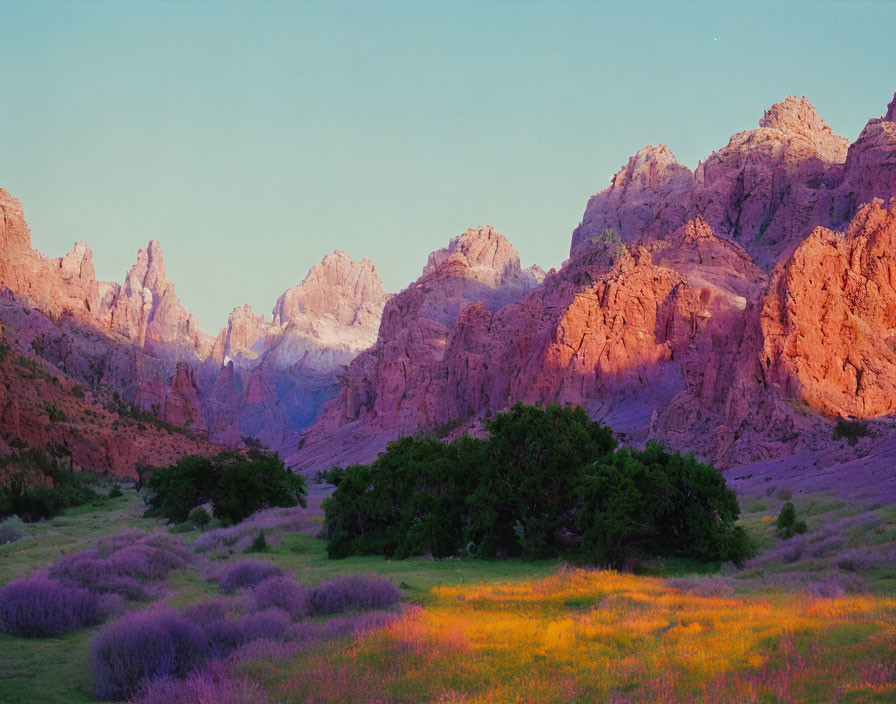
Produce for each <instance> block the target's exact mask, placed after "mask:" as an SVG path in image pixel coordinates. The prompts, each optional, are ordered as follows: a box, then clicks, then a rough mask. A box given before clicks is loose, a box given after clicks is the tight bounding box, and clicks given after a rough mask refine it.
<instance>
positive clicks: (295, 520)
mask: <svg viewBox="0 0 896 704" xmlns="http://www.w3.org/2000/svg"><path fill="white" fill-rule="evenodd" d="M305 521H306V518H305V509H303V508H301V507H300V506H296V507H294V508H268V509H264V510H263V511H259V512H258V513H255V514H252V515H251V516H249V517H248V518H247V519H246V520H244V521H242V522H240V523H237V524H236V525H235V526H230V527H229V528H218V529H216V530H210V531H208V532H206V533H203V534H202V535H200V536H199V537H198V538H197V539H196V540H195V542H194V543H193V549H194V550H195V551H196V552H210V553H215V554H228V553H243V552H246V550H248V549H249V548H250V547H251V546H252V543H253V541H254V540H255V537H256V536H257V535H258V533H259V532H260V531H262V530H263V531H264V532H265V538H266V539H267V542H268V544H269V545H272V546H276V545H277V544H278V543H279V541H280V539H281V535H280V534H281V533H294V532H296V531H297V530H300V529H301V528H302V527H303V526H304V524H305Z"/></svg>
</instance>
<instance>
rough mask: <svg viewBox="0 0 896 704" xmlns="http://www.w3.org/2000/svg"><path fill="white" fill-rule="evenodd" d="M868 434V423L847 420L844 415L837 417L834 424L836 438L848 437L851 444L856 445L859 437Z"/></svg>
mask: <svg viewBox="0 0 896 704" xmlns="http://www.w3.org/2000/svg"><path fill="white" fill-rule="evenodd" d="M866 435H868V424H867V423H863V422H862V421H858V420H846V419H845V418H843V417H842V416H838V417H837V423H836V425H835V426H834V440H840V439H841V438H846V439H847V440H848V441H849V444H850V445H855V444H856V443H857V442H858V441H859V438H863V437H865V436H866Z"/></svg>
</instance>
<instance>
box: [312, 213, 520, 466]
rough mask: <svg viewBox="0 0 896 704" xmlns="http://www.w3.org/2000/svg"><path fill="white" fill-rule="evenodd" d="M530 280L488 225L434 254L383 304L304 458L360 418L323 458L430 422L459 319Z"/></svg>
mask: <svg viewBox="0 0 896 704" xmlns="http://www.w3.org/2000/svg"><path fill="white" fill-rule="evenodd" d="M536 278H537V273H536V272H535V271H530V272H528V274H524V273H523V270H522V268H521V267H520V260H519V255H518V254H517V252H516V250H515V249H514V248H513V246H512V245H511V244H510V243H509V242H508V241H507V239H506V238H504V237H503V236H502V235H501V234H499V233H498V232H497V231H496V230H495V229H494V228H493V227H491V226H484V227H477V228H471V229H469V230H467V231H466V232H464V233H463V234H461V235H459V236H458V237H456V238H454V239H453V240H452V241H451V242H450V244H449V245H448V247H446V248H444V249H440V250H437V251H435V252H433V253H432V254H431V255H430V256H429V260H428V261H427V264H426V266H425V267H424V268H423V273H422V274H421V276H420V278H418V279H417V280H416V281H415V282H414V283H413V284H411V285H410V286H409V287H408V288H406V289H405V290H404V291H402V292H401V293H399V294H397V295H396V296H394V297H393V298H391V299H389V301H388V302H387V303H386V305H385V308H384V310H383V315H382V322H381V324H380V327H379V335H378V337H377V340H376V344H375V345H374V346H373V347H371V348H370V349H369V350H367V351H365V352H363V353H361V354H360V355H359V356H358V357H357V358H356V359H355V360H354V361H353V362H352V364H351V366H350V367H349V369H348V372H347V373H346V375H345V376H344V378H343V379H342V386H341V389H340V390H339V396H338V397H337V398H336V399H335V400H334V402H333V403H332V404H330V406H329V407H328V408H327V410H326V411H325V413H324V415H323V416H322V417H321V419H320V420H319V421H318V423H317V425H316V426H315V430H314V431H313V432H312V434H311V435H312V436H311V439H310V440H306V441H305V442H303V448H305V454H306V455H307V454H308V451H309V450H308V448H309V447H310V445H313V444H314V437H315V436H316V437H320V438H324V437H328V436H329V435H330V434H331V433H337V432H339V429H340V428H342V427H343V426H346V425H351V424H352V423H354V422H356V421H359V420H362V421H363V422H362V423H361V425H362V426H363V427H361V428H359V435H357V436H355V435H350V436H346V437H343V439H342V441H341V443H332V444H331V446H330V447H327V448H323V453H322V457H329V456H330V455H331V454H332V453H333V452H337V445H339V446H340V447H342V448H344V450H345V452H348V453H352V452H355V451H356V448H357V447H358V446H364V447H367V446H369V447H370V448H373V451H374V453H375V452H376V450H378V449H380V448H381V447H382V444H383V443H385V441H386V440H387V439H389V438H392V437H396V436H398V435H401V434H407V433H413V432H415V431H417V430H419V429H422V428H431V427H433V426H434V425H437V424H438V423H439V421H440V419H441V418H442V416H441V415H440V411H439V407H440V405H441V404H442V403H443V399H442V395H443V393H444V391H445V387H446V381H447V379H446V374H445V368H444V364H443V358H444V354H445V349H446V346H447V345H448V342H449V336H450V334H451V330H452V328H453V327H454V325H455V323H456V321H457V320H458V316H460V315H461V313H462V312H463V311H464V310H465V309H466V308H468V306H471V305H478V306H480V307H482V308H483V309H484V310H487V311H497V310H498V309H500V308H501V307H502V306H504V305H506V304H507V303H508V302H511V301H513V300H517V299H519V298H520V297H521V296H523V295H524V294H525V293H526V292H527V291H528V290H530V289H531V287H532V285H533V283H534V281H535V280H536ZM372 436H375V437H376V440H371V437H372ZM297 451H298V449H297ZM340 456H344V454H342V455H340ZM320 461H321V462H324V463H325V462H327V461H329V460H328V459H323V458H322V459H321V460H320Z"/></svg>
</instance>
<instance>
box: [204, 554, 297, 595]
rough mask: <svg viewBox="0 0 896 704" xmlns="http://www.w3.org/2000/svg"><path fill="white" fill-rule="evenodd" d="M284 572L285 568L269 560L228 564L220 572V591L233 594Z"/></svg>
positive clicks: (251, 560)
mask: <svg viewBox="0 0 896 704" xmlns="http://www.w3.org/2000/svg"><path fill="white" fill-rule="evenodd" d="M282 574H283V570H281V569H280V568H279V567H277V565H275V564H274V563H273V562H270V561H268V560H261V559H249V560H240V561H239V562H234V563H231V564H229V565H227V566H226V567H224V568H223V569H221V570H220V571H219V572H218V575H217V578H218V591H220V592H221V593H222V594H231V593H232V592H235V591H238V590H240V589H248V588H249V587H254V586H255V585H256V584H258V583H259V582H262V581H264V580H265V579H267V578H268V577H274V576H279V575H282Z"/></svg>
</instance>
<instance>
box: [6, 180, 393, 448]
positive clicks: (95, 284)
mask: <svg viewBox="0 0 896 704" xmlns="http://www.w3.org/2000/svg"><path fill="white" fill-rule="evenodd" d="M0 214H2V221H0V291H2V292H3V305H0V323H2V325H3V326H4V327H5V328H6V329H7V331H8V333H9V334H10V336H11V338H12V339H14V340H15V341H16V343H17V344H20V345H21V346H23V347H24V348H25V349H31V350H33V351H35V352H36V353H37V354H38V356H39V357H40V358H41V360H42V361H44V362H46V363H48V364H49V365H52V367H53V368H54V369H56V370H57V371H58V372H59V373H61V374H64V375H65V376H66V377H67V378H69V379H70V380H71V381H72V383H76V384H78V385H79V386H80V387H82V388H83V389H85V390H87V391H89V392H90V393H91V394H92V395H93V397H94V398H95V399H96V400H97V401H98V402H99V403H100V404H101V405H103V406H104V407H106V408H112V407H113V406H114V405H115V404H124V405H125V406H127V405H128V404H132V405H133V407H134V408H135V409H137V410H139V411H145V412H148V413H150V414H152V415H153V416H154V417H156V418H157V419H159V420H160V421H161V422H163V423H166V424H169V425H172V426H175V427H181V428H189V429H190V431H191V432H193V433H198V434H199V435H198V436H197V437H200V438H207V439H208V440H209V441H211V442H213V443H218V444H225V445H235V444H239V443H241V442H242V439H243V438H244V437H252V438H256V439H259V440H261V441H262V442H263V443H265V444H267V445H269V446H270V447H272V448H274V449H278V448H279V447H281V446H282V445H283V444H284V443H285V442H287V441H288V440H289V439H291V438H293V437H294V436H295V435H296V434H297V432H298V431H300V430H301V429H303V428H306V427H308V426H310V425H311V424H312V423H313V422H314V421H315V420H316V418H317V415H318V413H319V411H320V408H321V406H322V404H323V402H324V401H325V400H327V399H329V398H330V397H332V396H334V395H335V394H336V392H337V390H338V382H337V374H338V373H339V372H340V370H341V369H342V367H343V366H344V365H346V364H348V363H349V362H350V361H351V360H352V359H353V358H354V357H355V356H356V355H357V354H358V353H359V352H360V351H361V350H363V349H365V348H366V347H368V346H370V345H371V344H373V342H374V341H375V339H376V333H377V329H378V327H379V319H380V315H381V313H382V309H383V306H384V304H385V301H386V298H387V295H386V294H385V293H384V291H383V289H382V283H381V281H380V278H379V276H378V274H377V273H376V270H375V268H374V267H373V265H372V264H371V263H370V261H369V260H366V259H365V260H362V261H360V262H356V261H354V260H352V259H351V257H349V256H348V255H347V254H346V253H345V252H341V251H337V252H334V253H333V254H330V255H327V256H326V257H325V258H324V260H323V261H322V262H321V263H320V264H318V265H316V266H314V267H312V269H311V270H310V271H309V273H308V275H307V276H306V277H305V279H304V281H303V282H302V283H301V284H300V285H298V286H294V287H292V288H290V289H289V290H287V291H286V292H285V293H284V294H283V295H282V296H281V297H280V298H279V299H278V301H277V302H276V304H275V306H274V309H273V314H272V320H271V321H270V322H268V321H265V319H264V318H263V317H260V318H259V317H256V316H255V314H254V312H253V311H252V309H251V308H250V307H249V306H241V307H238V308H236V309H234V311H233V312H232V313H231V315H230V316H229V318H228V321H227V325H226V326H225V328H224V329H223V330H221V332H220V333H219V334H218V335H217V336H216V337H211V336H210V335H207V334H206V333H205V332H203V330H202V329H201V328H200V325H199V322H198V321H197V319H196V318H195V317H194V316H193V315H192V314H191V313H190V312H189V311H188V310H187V309H186V308H185V307H184V305H183V304H182V303H181V302H180V300H179V299H178V298H177V295H176V293H175V289H174V284H173V283H172V282H171V281H170V280H169V279H168V277H167V274H166V271H165V263H164V258H163V255H162V250H161V245H160V244H159V242H157V241H155V240H153V241H151V242H150V243H149V245H148V246H147V247H146V248H145V249H141V250H140V251H139V252H138V253H137V261H136V263H135V264H134V265H133V266H132V267H131V268H130V270H129V271H128V272H127V275H126V276H125V279H124V282H123V283H122V284H118V283H110V282H102V281H97V280H96V276H95V272H94V267H93V255H92V252H91V251H90V249H89V248H88V247H87V245H85V244H84V243H82V242H78V243H76V244H75V247H74V249H73V251H72V252H70V253H69V254H67V255H65V256H64V257H62V258H59V259H47V258H46V257H44V256H43V255H42V254H41V253H40V252H38V251H36V250H34V249H32V247H31V238H30V231H29V229H28V226H27V224H26V222H25V218H24V213H23V209H22V206H21V204H20V203H19V202H18V201H17V200H16V199H15V198H13V197H12V196H11V195H9V193H7V192H6V191H5V190H2V189H0Z"/></svg>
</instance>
